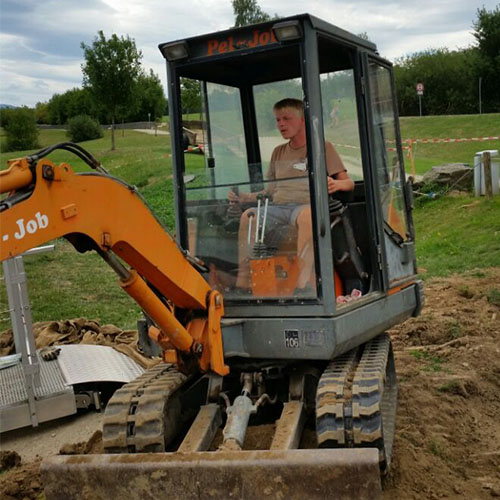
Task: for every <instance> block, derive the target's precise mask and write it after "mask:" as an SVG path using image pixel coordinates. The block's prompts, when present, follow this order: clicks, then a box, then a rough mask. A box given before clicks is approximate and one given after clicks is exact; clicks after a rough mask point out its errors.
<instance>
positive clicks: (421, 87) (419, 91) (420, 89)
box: [417, 83, 424, 95]
mask: <svg viewBox="0 0 500 500" xmlns="http://www.w3.org/2000/svg"><path fill="white" fill-rule="evenodd" d="M417 94H418V95H424V84H423V83H417Z"/></svg>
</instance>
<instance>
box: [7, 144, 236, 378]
mask: <svg viewBox="0 0 500 500" xmlns="http://www.w3.org/2000/svg"><path fill="white" fill-rule="evenodd" d="M66 144H71V143H66ZM73 146H74V147H75V148H78V150H81V151H84V150H83V149H82V148H79V147H78V146H77V145H71V146H70V147H69V146H67V147H66V148H63V149H69V150H71V148H72V147H73ZM87 155H88V157H90V158H92V157H91V156H90V155H89V154H88V153H87ZM79 156H80V155H79ZM80 157H81V156H80ZM92 160H93V161H94V162H95V163H94V165H93V167H94V168H96V170H97V172H91V173H75V172H74V171H73V170H72V169H71V167H70V166H69V165H67V164H64V163H63V164H60V165H54V164H53V163H52V162H50V161H49V160H47V159H38V158H35V159H33V157H26V158H21V159H18V160H12V161H10V162H9V168H8V169H7V170H3V171H0V193H9V195H8V196H7V198H5V199H3V200H1V201H0V260H2V261H3V260H5V259H9V258H11V257H14V256H16V255H19V254H21V253H23V252H25V251H26V250H29V249H30V248H33V247H36V246H38V245H41V244H42V243H45V242H47V241H50V240H52V239H55V238H58V237H61V236H64V237H66V238H67V239H68V240H69V241H70V242H71V243H73V245H74V246H75V247H76V248H77V249H78V250H80V251H85V250H90V249H93V250H96V251H97V252H98V253H99V254H100V255H101V256H102V257H103V258H104V260H105V261H106V262H107V263H108V264H109V265H110V266H111V267H112V268H113V269H114V270H115V271H116V272H117V274H118V275H119V277H120V285H121V286H122V288H123V289H124V290H125V291H126V292H127V293H128V294H129V295H130V296H131V297H132V298H133V299H134V300H135V301H136V302H137V303H138V304H139V305H140V306H141V308H142V309H143V310H144V311H145V313H146V314H147V315H148V316H149V317H150V318H151V319H152V320H153V321H154V323H155V325H156V326H153V327H151V328H150V332H149V333H150V336H151V337H153V338H154V340H155V341H156V342H158V344H159V345H160V346H161V347H162V349H163V350H164V359H165V360H166V361H170V362H176V363H178V364H179V365H180V366H181V368H184V369H193V368H194V367H199V368H200V369H201V370H203V371H207V370H212V371H214V372H216V373H218V374H219V375H225V374H226V373H227V372H228V368H227V366H226V365H225V364H224V357H223V349H222V334H221V329H220V319H221V317H222V315H223V304H222V296H221V295H220V294H219V293H218V292H217V291H215V290H212V289H211V288H210V286H209V285H208V283H207V282H206V281H205V280H204V279H203V277H202V276H201V274H200V273H199V272H198V271H197V270H196V269H195V267H194V265H196V263H195V262H193V260H192V259H190V258H189V256H188V255H187V254H186V253H184V252H183V251H182V250H181V249H180V248H179V247H178V246H177V244H176V242H175V241H174V239H173V238H172V237H171V236H170V234H169V233H168V232H167V231H166V229H165V228H164V227H163V226H162V225H161V224H160V223H159V222H158V220H157V219H156V218H155V216H154V215H153V214H152V212H151V211H150V210H149V209H148V207H147V206H146V205H145V203H144V201H143V200H142V198H141V196H140V195H139V193H138V192H137V191H136V190H135V188H133V187H132V186H129V185H127V184H125V183H124V182H122V181H120V180H119V179H117V178H114V177H112V176H110V175H109V174H108V173H107V172H106V171H105V170H104V169H103V168H102V167H100V165H99V164H98V163H97V162H96V161H95V160H94V159H93V158H92ZM89 164H91V163H89ZM118 257H119V259H118ZM121 261H124V262H125V263H126V264H128V265H129V266H130V269H128V268H127V267H126V266H124V265H123V263H122V262H121ZM171 304H173V305H174V306H176V307H177V308H181V309H184V310H186V309H187V310H192V311H204V312H205V314H197V316H201V318H202V319H199V318H198V319H195V320H193V321H191V322H190V323H188V324H182V323H181V322H180V321H179V319H177V317H176V316H175V314H174V310H173V308H172V306H171Z"/></svg>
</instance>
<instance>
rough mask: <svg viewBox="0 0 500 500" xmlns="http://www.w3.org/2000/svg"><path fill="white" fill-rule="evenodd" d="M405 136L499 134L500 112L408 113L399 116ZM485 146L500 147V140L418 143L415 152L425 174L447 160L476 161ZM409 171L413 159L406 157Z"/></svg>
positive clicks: (422, 172)
mask: <svg viewBox="0 0 500 500" xmlns="http://www.w3.org/2000/svg"><path fill="white" fill-rule="evenodd" d="M400 126H401V138H402V139H447V138H449V139H463V138H469V137H489V136H500V114H499V113H491V114H484V115H458V116H423V117H416V116H408V117H401V118H400ZM486 149H497V150H500V140H492V141H481V142H480V141H476V142H457V143H433V144H429V143H427V144H426V143H417V144H414V145H413V156H414V160H415V170H416V173H417V174H424V173H425V172H427V170H429V169H430V168H431V167H433V166H436V165H443V164H445V163H468V164H469V165H471V166H472V165H473V164H474V155H475V153H477V152H478V151H484V150H486ZM405 166H406V171H407V172H408V173H410V172H411V167H410V162H409V160H408V158H405Z"/></svg>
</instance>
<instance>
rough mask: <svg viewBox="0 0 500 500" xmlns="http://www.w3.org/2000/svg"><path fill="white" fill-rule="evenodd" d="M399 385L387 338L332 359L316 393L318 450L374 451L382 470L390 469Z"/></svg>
mask: <svg viewBox="0 0 500 500" xmlns="http://www.w3.org/2000/svg"><path fill="white" fill-rule="evenodd" d="M396 400H397V384H396V372H395V367H394V356H393V353H392V347H391V341H390V337H389V335H388V334H386V333H383V334H381V335H379V336H378V337H376V338H375V339H373V340H371V341H370V342H367V343H366V344H364V345H362V346H360V347H358V348H357V349H353V350H352V351H349V352H347V353H346V354H344V355H342V356H339V357H338V358H336V359H335V360H333V361H332V362H331V363H330V364H329V365H328V367H327V368H326V370H325V371H324V372H323V374H322V376H321V377H320V380H319V383H318V390H317V393H316V434H317V439H318V445H319V447H321V448H358V447H361V448H362V447H376V448H378V450H379V454H380V467H381V470H382V471H383V472H386V471H387V470H388V468H389V465H390V459H391V455H392V445H393V441H394V431H395V417H396Z"/></svg>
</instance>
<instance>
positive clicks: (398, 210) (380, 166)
mask: <svg viewBox="0 0 500 500" xmlns="http://www.w3.org/2000/svg"><path fill="white" fill-rule="evenodd" d="M369 68H370V94H371V95H370V97H371V106H372V116H373V131H374V139H375V144H374V146H375V148H374V154H375V164H376V169H377V177H378V182H379V188H380V197H381V202H382V208H383V212H384V220H385V222H386V223H387V224H389V226H390V227H391V229H392V230H393V231H395V232H396V233H398V234H399V235H400V236H401V238H403V239H406V238H407V225H406V218H405V205H404V197H403V182H404V178H403V177H402V171H401V165H400V163H399V155H398V151H397V144H396V122H395V119H394V108H393V101H392V86H391V77H390V74H389V70H388V69H387V68H384V67H383V66H380V65H379V64H377V63H375V62H370V65H369Z"/></svg>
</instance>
